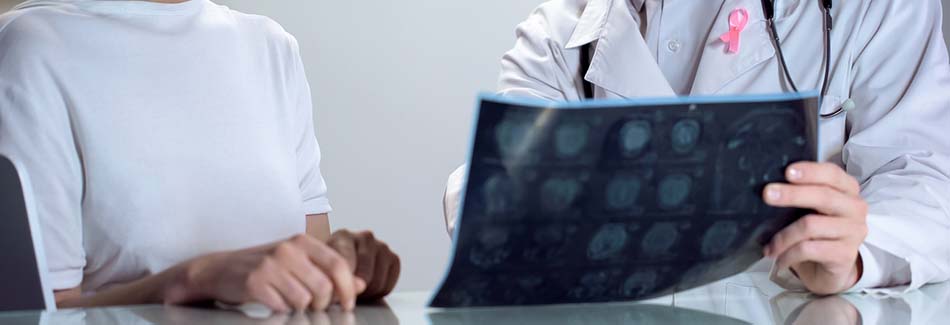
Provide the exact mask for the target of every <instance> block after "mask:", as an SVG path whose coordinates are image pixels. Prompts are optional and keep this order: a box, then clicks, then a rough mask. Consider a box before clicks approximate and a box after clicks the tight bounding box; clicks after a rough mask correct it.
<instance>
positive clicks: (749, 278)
mask: <svg viewBox="0 0 950 325" xmlns="http://www.w3.org/2000/svg"><path fill="white" fill-rule="evenodd" d="M429 295H430V293H429V292H400V293H395V294H393V295H391V296H390V297H388V298H387V299H386V305H388V306H386V305H378V306H359V307H358V308H357V310H356V311H355V312H353V313H343V312H340V311H339V310H332V311H330V312H321V313H316V312H311V313H297V314H291V315H272V316H270V317H268V318H251V317H248V316H246V315H244V314H242V313H240V312H235V311H226V310H218V309H213V308H197V307H172V306H161V305H143V306H126V307H111V308H89V309H65V310H59V311H56V312H51V313H50V312H42V311H31V312H12V313H0V324H318V325H336V324H380V325H394V324H402V325H405V324H432V325H476V324H477V325H481V324H518V325H531V324H539V325H540V324H545V325H547V324H676V323H687V324H696V323H700V324H747V323H752V324H888V325H890V324H948V323H950V283H947V284H940V285H932V286H928V287H925V288H923V289H921V290H918V291H914V292H911V293H909V294H906V295H903V296H900V297H891V298H875V297H870V296H861V295H846V296H832V297H814V296H810V295H807V294H801V293H790V292H783V291H782V290H781V289H779V288H778V287H776V286H775V285H774V284H771V283H770V282H768V280H767V278H766V276H765V275H764V274H754V273H753V274H743V275H739V276H736V277H733V278H730V279H726V280H723V281H720V282H717V283H714V284H711V285H708V286H705V287H701V288H698V289H694V290H691V291H687V292H683V293H679V294H676V295H674V296H668V297H663V298H659V299H653V300H649V301H645V302H639V303H613V304H589V305H560V306H543V307H506V308H476V309H457V310H447V309H430V308H426V303H427V302H428V299H429Z"/></svg>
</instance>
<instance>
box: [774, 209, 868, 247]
mask: <svg viewBox="0 0 950 325" xmlns="http://www.w3.org/2000/svg"><path fill="white" fill-rule="evenodd" d="M867 232H868V227H867V224H866V223H864V222H862V221H861V220H856V219H847V218H836V217H829V216H822V215H814V214H813V215H808V216H805V217H803V218H801V219H798V221H795V222H794V223H792V224H791V225H789V226H788V227H785V229H782V231H779V232H778V233H777V234H775V236H774V237H772V242H771V243H769V245H768V246H766V248H765V252H763V253H764V254H765V256H768V257H777V256H780V255H782V254H784V253H785V252H786V251H787V250H788V249H790V248H792V247H793V246H795V245H796V244H798V243H801V242H804V241H809V240H846V241H850V242H856V243H858V244H860V243H861V242H863V241H864V238H865V237H866V236H867Z"/></svg>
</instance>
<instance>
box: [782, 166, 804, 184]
mask: <svg viewBox="0 0 950 325" xmlns="http://www.w3.org/2000/svg"><path fill="white" fill-rule="evenodd" d="M786 174H787V175H786V177H788V179H789V180H793V181H794V180H799V179H802V176H803V174H802V170H801V169H798V168H794V167H792V168H789V169H788V172H786Z"/></svg>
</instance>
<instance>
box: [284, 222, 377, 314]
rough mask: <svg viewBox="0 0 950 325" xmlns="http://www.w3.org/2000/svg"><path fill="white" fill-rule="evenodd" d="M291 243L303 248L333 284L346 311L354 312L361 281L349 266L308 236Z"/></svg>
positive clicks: (300, 236) (334, 252) (333, 252)
mask: <svg viewBox="0 0 950 325" xmlns="http://www.w3.org/2000/svg"><path fill="white" fill-rule="evenodd" d="M291 242H293V244H294V245H295V246H297V247H299V248H301V249H302V250H303V251H304V252H305V253H306V254H307V257H309V258H310V261H311V262H312V263H313V265H315V266H317V267H318V268H320V270H322V271H323V274H325V275H326V276H327V277H329V278H330V280H331V281H332V282H333V292H334V293H335V296H336V298H337V299H338V301H339V302H340V305H342V307H343V309H344V310H353V307H355V306H356V295H357V294H358V290H360V289H362V288H358V286H359V285H360V282H361V281H360V280H358V279H357V278H355V277H354V276H353V272H352V270H351V269H350V266H349V264H348V263H347V262H346V260H345V259H343V257H342V256H340V254H338V253H337V252H336V251H335V250H333V249H332V248H330V247H329V246H327V245H326V244H324V243H323V242H321V241H320V240H318V239H316V238H313V237H311V236H308V235H299V236H296V237H294V238H293V239H291Z"/></svg>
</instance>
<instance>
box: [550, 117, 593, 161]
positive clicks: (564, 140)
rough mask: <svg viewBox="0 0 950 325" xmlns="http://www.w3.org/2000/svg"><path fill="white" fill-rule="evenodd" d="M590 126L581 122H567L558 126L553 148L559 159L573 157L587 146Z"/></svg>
mask: <svg viewBox="0 0 950 325" xmlns="http://www.w3.org/2000/svg"><path fill="white" fill-rule="evenodd" d="M589 133H590V126H588V125H587V123H583V122H569V123H564V124H562V125H560V126H559V127H558V128H557V131H556V133H555V134H554V143H555V144H554V147H555V149H556V152H557V155H558V156H559V157H561V158H571V157H575V156H577V155H578V154H580V153H581V151H582V150H584V147H586V146H587V138H588V137H589V135H588V134H589Z"/></svg>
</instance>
